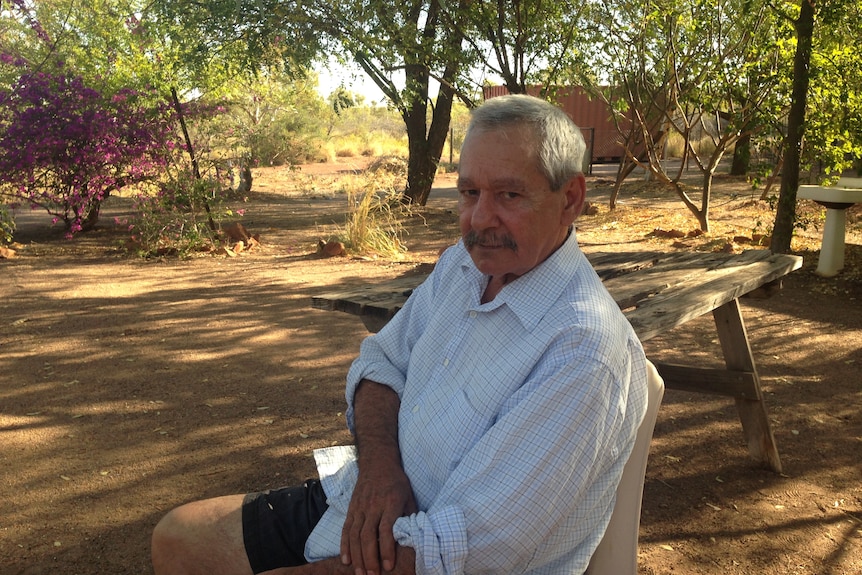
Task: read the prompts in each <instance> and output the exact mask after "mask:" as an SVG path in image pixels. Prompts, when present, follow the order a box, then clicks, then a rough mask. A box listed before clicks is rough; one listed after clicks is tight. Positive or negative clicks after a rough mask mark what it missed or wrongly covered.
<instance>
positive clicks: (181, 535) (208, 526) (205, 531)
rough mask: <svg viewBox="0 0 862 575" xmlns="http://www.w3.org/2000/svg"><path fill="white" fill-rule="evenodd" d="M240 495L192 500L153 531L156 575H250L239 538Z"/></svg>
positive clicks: (172, 513)
mask: <svg viewBox="0 0 862 575" xmlns="http://www.w3.org/2000/svg"><path fill="white" fill-rule="evenodd" d="M243 497H244V496H243V495H230V496H227V497H218V498H216V499H207V500H204V501H196V502H194V503H189V504H187V505H183V506H181V507H178V508H176V509H174V510H173V511H171V512H170V513H168V514H167V515H166V516H165V517H164V518H163V519H162V520H161V521H160V522H159V524H158V525H156V528H155V530H154V531H153V542H152V544H153V546H152V557H153V569H154V570H155V573H156V575H193V574H200V575H251V566H250V565H249V562H248V558H247V557H246V554H245V544H244V543H243V538H242V501H243Z"/></svg>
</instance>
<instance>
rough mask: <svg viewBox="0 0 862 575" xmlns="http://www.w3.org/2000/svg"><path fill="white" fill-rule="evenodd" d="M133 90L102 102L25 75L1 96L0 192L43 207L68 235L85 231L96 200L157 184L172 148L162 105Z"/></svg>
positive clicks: (65, 82) (74, 85)
mask: <svg viewBox="0 0 862 575" xmlns="http://www.w3.org/2000/svg"><path fill="white" fill-rule="evenodd" d="M152 101H153V100H152V99H148V98H145V97H144V95H142V94H139V93H137V92H134V91H132V90H124V91H120V92H118V93H116V94H113V95H111V96H105V95H102V94H100V93H99V92H98V91H96V90H94V89H92V88H89V87H87V86H86V85H85V84H84V82H83V80H82V79H81V78H79V77H74V76H70V75H65V74H62V73H57V74H50V73H45V72H25V73H24V74H22V75H21V76H20V77H19V79H18V81H17V82H16V83H15V84H14V85H13V86H12V87H11V89H9V90H0V190H2V192H3V195H4V196H7V197H11V202H12V203H22V204H29V205H30V206H31V207H33V208H42V209H45V210H47V211H48V213H50V214H51V215H53V216H54V220H55V221H62V222H63V223H64V224H65V226H66V231H67V235H68V236H69V237H71V236H72V235H74V234H75V233H77V232H80V231H85V230H88V229H90V228H92V227H93V226H94V225H95V224H96V222H97V221H98V217H99V209H100V207H101V203H102V201H103V200H104V199H105V198H106V197H108V195H109V194H110V193H111V192H113V191H115V190H118V189H120V188H123V187H125V186H129V185H132V184H135V183H139V182H142V181H146V180H150V179H153V178H155V177H158V176H159V174H161V173H162V172H163V169H164V167H165V165H166V162H167V161H168V157H169V155H170V153H171V151H172V150H173V148H174V143H173V130H172V124H173V117H172V114H171V113H170V110H169V109H168V108H167V107H166V106H153V105H152V104H151V102H152Z"/></svg>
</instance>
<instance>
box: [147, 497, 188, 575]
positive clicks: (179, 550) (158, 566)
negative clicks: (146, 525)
mask: <svg viewBox="0 0 862 575" xmlns="http://www.w3.org/2000/svg"><path fill="white" fill-rule="evenodd" d="M182 515H183V511H182V508H178V509H174V510H173V511H171V512H169V513H168V514H167V515H165V516H164V517H162V519H161V521H159V522H158V523H157V524H156V527H155V528H154V529H153V535H152V540H151V547H150V551H151V555H152V562H153V570H154V571H155V573H156V575H162V574H178V573H184V571H183V570H182V569H180V564H181V558H182V557H185V556H186V555H187V553H188V549H187V548H186V547H187V546H188V540H187V534H186V533H185V529H184V528H183V521H182Z"/></svg>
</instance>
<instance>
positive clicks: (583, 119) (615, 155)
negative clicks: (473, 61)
mask: <svg viewBox="0 0 862 575" xmlns="http://www.w3.org/2000/svg"><path fill="white" fill-rule="evenodd" d="M508 93H509V91H508V89H506V87H505V86H485V87H484V88H482V96H483V98H484V99H486V100H487V99H489V98H496V97H498V96H505V95H506V94H508ZM527 93H528V94H530V95H531V96H539V95H540V93H541V87H540V86H530V87H528V88H527ZM555 100H556V103H557V105H558V106H560V107H561V108H562V109H563V110H565V112H566V113H567V114H568V115H569V117H570V118H571V119H572V121H574V122H575V124H577V125H578V127H579V128H580V129H581V132H582V133H583V135H584V140H586V142H587V149H588V150H590V151H591V154H590V158H591V163H594V164H600V163H607V162H618V161H619V160H620V158H622V157H623V156H625V148H624V147H623V144H622V138H621V136H620V133H619V132H618V131H617V128H616V126H614V122H613V120H612V119H611V111H610V109H609V108H608V105H607V104H606V103H605V102H603V101H601V100H600V99H598V98H592V97H590V95H589V94H587V92H586V91H585V90H584V89H583V88H580V87H577V86H571V87H566V88H560V89H558V90H557V92H556V96H555Z"/></svg>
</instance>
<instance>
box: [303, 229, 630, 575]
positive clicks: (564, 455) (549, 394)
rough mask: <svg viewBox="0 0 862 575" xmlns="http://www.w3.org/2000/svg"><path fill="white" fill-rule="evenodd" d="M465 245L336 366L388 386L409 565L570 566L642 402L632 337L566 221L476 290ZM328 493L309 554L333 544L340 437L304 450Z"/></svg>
mask: <svg viewBox="0 0 862 575" xmlns="http://www.w3.org/2000/svg"><path fill="white" fill-rule="evenodd" d="M487 281H488V278H487V277H486V276H484V275H483V274H482V273H481V272H479V271H478V270H477V269H476V267H475V266H474V265H473V262H472V260H471V259H470V256H469V254H468V253H467V251H466V249H465V248H464V246H463V245H462V244H461V243H459V244H458V245H456V246H454V247H452V248H450V249H448V250H447V251H446V252H445V253H444V254H443V256H442V257H441V258H440V261H439V262H438V263H437V265H436V267H435V269H434V271H433V273H432V274H431V275H430V276H429V278H428V279H427V280H426V281H425V282H424V283H423V284H422V285H421V286H419V287H418V288H417V289H416V290H415V291H414V293H413V294H412V295H411V297H410V298H409V299H408V301H407V302H406V303H405V305H404V308H403V309H402V310H401V311H400V312H398V314H396V316H395V317H394V318H393V320H392V321H390V322H389V323H388V324H387V325H386V327H385V328H384V329H383V330H381V331H380V333H378V334H376V335H373V336H371V337H368V338H367V339H365V341H364V342H363V343H362V347H361V352H360V355H359V358H358V359H357V360H356V361H355V362H354V363H353V365H352V367H351V369H350V372H349V374H348V378H347V379H348V381H347V399H348V403H349V404H350V405H349V406H348V411H347V420H348V426H349V427H350V428H351V430H352V429H353V407H352V399H353V394H354V392H355V390H356V387H357V386H358V384H359V382H360V381H361V380H362V379H369V380H372V381H375V382H378V383H382V384H385V385H388V386H390V387H391V388H392V389H394V390H395V391H396V392H397V393H398V395H399V396H400V398H401V407H400V412H399V441H400V444H401V456H402V459H403V463H404V469H405V471H406V473H407V476H408V477H409V478H410V482H411V485H412V487H413V492H414V495H415V497H416V502H417V505H418V507H419V509H420V511H419V512H418V513H415V514H413V515H410V516H407V517H401V518H400V519H398V521H396V523H395V528H394V531H395V537H396V540H397V541H398V543H399V544H401V545H404V546H410V547H413V548H414V549H415V550H416V571H417V573H434V574H444V573H445V574H460V573H494V574H498V575H499V574H504V573H530V574H555V575H560V574H575V573H583V572H584V571H585V569H586V567H587V564H588V562H589V559H590V556H591V555H592V553H593V551H594V550H595V548H596V546H597V545H598V542H599V540H600V539H601V536H602V534H603V533H604V529H605V527H606V526H607V523H608V521H609V520H610V515H611V511H612V508H613V503H614V493H615V490H616V485H617V484H618V482H619V479H620V476H621V475H622V469H623V465H624V464H625V461H626V459H627V458H628V455H629V453H630V451H631V448H632V446H633V445H634V438H635V434H636V431H637V428H638V425H639V424H640V421H641V419H642V418H643V414H644V412H645V410H646V364H645V357H644V354H643V350H642V348H641V345H640V342H639V341H638V340H637V337H636V336H635V334H634V332H633V330H632V329H631V326H630V325H629V323H628V322H627V321H626V319H625V317H624V316H623V315H622V313H620V310H619V308H618V307H617V305H616V303H615V302H614V301H613V299H612V298H611V297H610V295H609V294H608V293H607V291H606V290H605V289H604V287H603V286H602V284H601V281H600V280H599V278H598V276H597V275H596V274H595V272H594V271H593V269H592V267H591V266H590V264H589V262H588V261H587V259H586V257H585V256H584V254H583V253H582V252H581V250H580V248H579V247H578V245H577V241H576V239H575V234H574V233H572V234H571V235H570V237H569V239H568V240H567V241H566V243H565V244H564V245H563V246H562V247H561V248H560V249H558V250H557V251H556V252H555V253H554V254H552V255H551V256H550V257H549V258H548V259H547V260H546V261H544V262H543V263H542V264H541V265H539V266H537V267H536V268H535V269H533V270H532V271H530V272H529V273H527V274H525V275H524V276H521V277H520V278H518V279H516V280H515V281H513V282H511V283H510V284H508V285H506V286H505V287H504V288H503V289H502V291H501V292H500V293H499V294H498V295H497V297H496V298H495V299H494V300H493V301H491V302H489V303H486V304H482V303H481V302H480V297H481V295H482V292H483V291H484V289H485V286H486V284H487ZM315 457H316V459H317V463H318V470H319V472H320V475H321V478H322V482H323V487H324V490H325V492H326V494H327V497H328V502H329V505H330V507H329V509H328V510H327V511H326V513H325V514H324V516H323V518H322V519H321V521H320V523H319V524H318V525H317V527H316V528H315V530H314V532H313V533H312V535H311V537H310V539H309V541H308V544H307V546H306V556H307V557H308V559H309V560H312V561H314V560H318V559H323V558H326V557H335V556H338V554H339V543H340V538H341V528H342V525H343V522H344V518H345V516H346V511H347V507H348V504H349V502H350V496H351V493H352V489H353V486H354V485H355V482H356V477H357V470H356V462H355V458H354V452H353V449H352V448H350V447H341V448H331V449H325V450H319V451H318V452H316V453H315Z"/></svg>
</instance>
